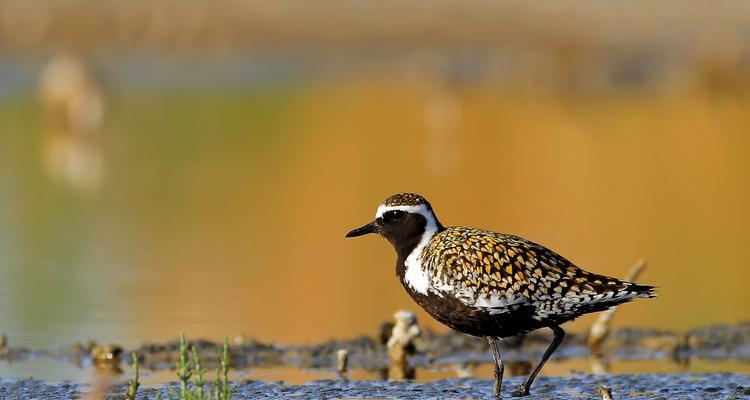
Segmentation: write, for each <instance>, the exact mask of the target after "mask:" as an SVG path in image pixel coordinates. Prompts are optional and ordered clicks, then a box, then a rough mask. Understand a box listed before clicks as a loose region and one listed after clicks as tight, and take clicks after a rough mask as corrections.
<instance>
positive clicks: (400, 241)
mask: <svg viewBox="0 0 750 400" xmlns="http://www.w3.org/2000/svg"><path fill="white" fill-rule="evenodd" d="M426 225H427V220H426V219H425V217H423V216H422V215H420V214H412V213H408V212H406V211H401V210H390V211H386V212H385V213H383V216H382V217H380V218H378V219H376V220H375V221H372V222H370V223H369V224H367V225H365V226H363V227H361V228H358V229H355V230H353V231H351V232H349V233H347V234H346V237H356V236H362V235H366V234H368V233H378V234H380V235H381V236H383V237H384V238H386V239H388V241H389V242H391V244H393V247H395V248H396V252H398V254H399V255H404V254H405V255H408V254H409V253H411V250H412V249H414V247H416V246H417V244H418V243H419V240H420V239H421V238H422V234H423V233H424V230H425V226H426Z"/></svg>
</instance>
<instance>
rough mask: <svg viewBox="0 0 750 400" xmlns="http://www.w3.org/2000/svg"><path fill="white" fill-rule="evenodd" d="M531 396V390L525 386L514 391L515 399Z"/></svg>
mask: <svg viewBox="0 0 750 400" xmlns="http://www.w3.org/2000/svg"><path fill="white" fill-rule="evenodd" d="M528 395H529V389H527V388H526V387H525V386H524V385H521V386H519V387H518V389H516V390H514V391H513V393H512V396H513V397H524V396H528Z"/></svg>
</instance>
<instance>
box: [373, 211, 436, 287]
mask: <svg viewBox="0 0 750 400" xmlns="http://www.w3.org/2000/svg"><path fill="white" fill-rule="evenodd" d="M408 215H409V218H410V220H409V221H407V223H405V224H403V225H401V226H400V227H399V229H397V230H392V231H387V232H384V236H385V237H386V238H387V239H388V241H390V242H391V244H393V247H394V249H396V255H397V256H398V260H397V261H396V275H398V277H399V278H400V279H401V281H402V282H403V280H404V276H405V274H406V265H405V262H406V258H407V257H409V255H410V254H411V252H412V251H414V249H415V248H416V247H417V245H418V244H419V242H420V241H421V240H422V236H424V234H425V228H426V227H427V219H426V218H425V217H424V216H422V215H420V214H408ZM435 224H436V225H437V229H436V231H435V234H438V233H439V232H441V231H443V230H445V227H444V226H443V225H442V224H441V223H440V221H438V220H437V218H436V219H435Z"/></svg>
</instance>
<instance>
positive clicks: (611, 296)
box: [346, 193, 656, 398]
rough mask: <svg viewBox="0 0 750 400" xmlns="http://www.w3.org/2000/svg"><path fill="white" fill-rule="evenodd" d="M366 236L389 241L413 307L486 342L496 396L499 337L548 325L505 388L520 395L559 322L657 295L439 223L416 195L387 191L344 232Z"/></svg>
mask: <svg viewBox="0 0 750 400" xmlns="http://www.w3.org/2000/svg"><path fill="white" fill-rule="evenodd" d="M372 233H376V234H379V235H380V236H382V237H384V238H385V239H387V240H388V241H389V242H390V243H391V244H392V245H393V247H394V249H395V250H396V255H397V261H396V275H397V277H398V278H399V280H400V281H401V284H402V285H403V286H404V288H405V289H406V291H407V292H408V294H409V295H410V296H411V298H412V299H413V300H414V301H415V302H416V303H417V304H418V305H419V306H421V307H422V308H423V309H424V310H425V311H426V312H427V313H428V314H430V315H431V316H432V317H433V318H435V319H436V320H437V321H439V322H441V323H442V324H444V325H447V326H448V327H450V328H452V329H454V330H456V331H459V332H463V333H465V334H468V335H472V336H476V337H480V338H484V339H485V340H486V341H487V343H488V344H489V347H490V350H491V353H492V357H493V360H494V364H495V365H494V375H495V382H494V388H493V393H494V396H495V397H496V398H499V397H500V396H501V391H502V381H503V369H504V368H503V361H502V357H501V354H500V348H499V345H500V341H501V340H502V339H503V338H506V337H509V336H518V335H523V334H526V333H528V332H531V331H534V330H537V329H541V328H549V329H551V330H552V333H553V338H552V342H551V343H550V345H549V347H548V348H547V350H546V351H545V352H544V354H543V355H542V358H541V360H540V361H539V362H538V363H537V365H536V367H534V369H533V370H532V371H531V373H530V374H529V376H528V378H527V379H526V380H525V381H524V382H523V383H522V384H521V385H520V386H519V387H518V389H516V390H515V391H513V392H512V395H513V397H521V396H527V395H528V394H529V389H530V388H531V385H532V383H533V382H534V379H535V378H536V376H537V375H538V374H539V371H540V370H541V369H542V367H543V366H544V363H545V362H546V361H547V359H549V358H550V356H551V355H552V354H553V353H554V352H555V350H556V349H557V347H558V346H559V345H560V343H561V342H562V341H563V338H564V337H565V330H563V328H561V327H560V325H561V324H563V323H564V322H567V321H570V320H573V319H575V318H577V317H579V316H581V315H583V314H587V313H592V312H597V311H603V310H607V309H609V308H611V307H614V306H617V305H619V304H621V303H625V302H628V301H631V300H634V299H636V298H641V297H642V298H651V297H656V294H655V289H656V288H655V287H654V286H649V285H640V284H636V283H632V282H627V281H622V280H619V279H616V278H611V277H608V276H604V275H599V274H594V273H591V272H587V271H584V270H583V269H580V268H578V267H577V266H575V265H574V264H573V263H571V262H570V261H568V260H567V259H565V258H563V257H562V256H560V255H559V254H557V253H555V252H554V251H552V250H550V249H548V248H546V247H544V246H542V245H540V244H537V243H535V242H532V241H530V240H527V239H524V238H522V237H519V236H515V235H511V234H505V233H498V232H492V231H487V230H482V229H475V228H470V227H465V226H452V227H445V226H443V224H441V223H440V221H439V220H438V218H437V216H436V215H435V212H434V210H433V208H432V206H431V205H430V203H429V202H428V201H427V200H426V199H425V198H424V197H422V196H421V195H418V194H415V193H399V194H395V195H392V196H389V197H388V198H386V199H385V200H384V201H383V202H382V203H380V204H379V205H378V207H377V211H376V213H375V220H373V221H372V222H370V223H368V224H366V225H364V226H362V227H360V228H357V229H354V230H352V231H350V232H349V233H347V234H346V237H347V238H351V237H357V236H362V235H366V234H372Z"/></svg>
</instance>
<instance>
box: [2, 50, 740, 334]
mask: <svg viewBox="0 0 750 400" xmlns="http://www.w3.org/2000/svg"><path fill="white" fill-rule="evenodd" d="M178 66H179V67H180V68H182V67H184V68H183V69H185V70H189V67H187V66H183V65H178ZM204 67H205V66H204ZM204 67H202V68H204ZM120 68H122V67H120ZM143 68H146V67H143ZM180 68H174V69H169V70H170V71H176V70H179V69H180ZM216 68H222V67H216ZM104 70H105V71H109V72H110V73H111V74H112V75H111V76H110V78H111V79H112V81H113V82H116V84H117V85H118V90H117V93H118V98H117V101H116V102H115V103H114V104H113V105H112V106H111V107H109V106H107V107H106V109H107V110H110V111H107V115H108V117H107V119H106V121H105V122H102V123H101V124H102V125H101V128H100V130H101V131H104V130H106V132H107V135H106V138H104V137H101V138H100V139H101V140H96V141H95V142H96V144H93V143H94V142H92V144H91V145H89V144H88V142H87V141H86V140H88V139H80V141H81V146H83V147H87V146H91V147H98V149H99V150H97V151H99V152H100V154H101V157H102V159H106V160H107V171H106V174H104V175H101V176H102V179H101V180H100V181H99V183H98V189H97V191H96V195H93V196H79V195H76V194H75V193H74V192H75V191H70V190H68V189H66V188H65V187H64V185H58V184H54V183H51V182H50V180H49V179H48V177H47V172H46V170H45V168H44V167H42V166H40V165H39V162H38V157H39V156H38V152H39V149H40V148H45V146H46V144H45V143H47V136H46V134H45V133H44V132H46V128H45V125H44V123H43V122H42V121H44V119H43V115H44V113H43V111H42V110H41V109H40V108H39V106H38V104H37V102H36V101H35V100H33V96H31V97H30V96H29V95H28V93H27V94H23V93H20V94H18V95H15V96H10V97H8V96H6V97H4V100H3V102H2V103H0V110H2V112H3V115H8V116H12V117H9V118H3V119H2V120H0V129H2V132H3V135H2V136H1V137H0V141H2V144H0V148H2V149H3V150H2V151H3V154H4V157H2V158H1V159H0V166H2V171H0V197H1V198H2V199H3V201H4V203H5V204H6V205H7V206H6V207H4V208H3V210H0V220H1V221H3V224H2V225H0V246H1V247H2V249H3V251H2V253H1V254H0V262H2V265H3V268H2V271H0V274H2V289H3V290H2V292H1V293H0V310H2V312H0V329H2V331H4V332H7V333H8V334H9V335H10V338H11V340H12V341H13V342H14V343H18V344H22V345H31V346H34V347H41V348H45V347H46V348H59V347H64V346H66V345H67V344H68V343H73V342H76V341H80V340H85V339H88V338H92V339H98V340H100V341H103V342H117V343H121V344H123V345H126V346H131V347H134V346H135V345H137V344H139V343H141V342H142V341H144V340H153V341H160V340H164V339H166V338H170V337H173V336H174V335H175V334H176V333H178V332H181V331H185V332H188V333H190V335H191V336H193V337H199V336H204V337H208V338H213V339H220V338H222V337H224V336H225V335H229V336H234V335H236V334H239V333H241V332H244V333H245V334H246V335H247V336H249V337H257V338H260V339H261V340H264V341H269V342H270V341H274V342H282V343H284V342H285V343H304V342H310V341H319V340H323V339H327V338H329V337H332V336H335V337H351V336H354V335H357V334H361V333H370V332H373V331H374V330H375V329H376V328H377V323H378V321H382V320H385V319H388V318H389V317H390V314H391V313H392V310H395V309H401V308H405V307H410V305H411V301H410V299H409V298H408V296H407V295H406V294H405V293H404V292H403V289H402V288H401V287H400V286H399V284H398V282H397V280H396V279H395V278H394V277H393V262H394V258H393V256H392V255H391V254H389V253H388V252H387V251H385V250H384V247H383V246H384V245H383V244H382V243H376V242H373V243H365V244H362V245H360V246H348V245H346V244H345V242H344V241H343V233H344V232H345V231H346V229H347V228H348V227H349V226H350V225H351V224H352V221H360V220H361V219H362V216H363V215H370V214H371V213H372V212H373V211H374V210H371V209H369V205H370V204H372V203H373V199H375V201H377V199H381V198H382V197H383V196H384V195H386V194H388V193H392V192H394V191H399V190H409V191H417V192H423V193H425V194H428V195H429V197H430V198H432V199H435V200H434V202H435V203H436V207H437V206H438V204H439V209H440V210H442V212H443V213H445V214H444V215H441V218H442V219H443V220H445V221H446V222H447V223H449V224H465V225H473V226H479V227H485V228H489V229H495V230H500V231H506V232H513V233H517V234H520V235H523V236H525V237H529V238H532V239H534V240H537V241H539V242H542V243H544V244H546V245H548V246H550V247H551V248H553V249H556V250H558V251H559V252H561V253H563V254H565V255H566V256H568V257H570V258H571V259H572V260H573V261H574V262H577V263H579V264H580V265H582V266H584V267H586V268H588V269H590V270H593V271H596V272H600V273H604V274H610V275H615V276H620V275H623V272H624V266H627V265H628V264H629V263H630V262H631V260H632V259H635V258H637V257H640V256H646V257H648V258H649V260H650V261H651V262H652V268H651V269H650V270H649V271H648V273H646V274H645V275H644V276H643V278H642V280H643V281H644V282H647V283H650V284H655V285H658V286H660V287H661V289H660V295H661V297H660V299H659V300H657V301H656V302H651V303H650V304H634V305H632V306H631V307H628V308H627V309H623V310H622V311H621V314H620V315H619V316H618V324H621V325H647V326H654V327H664V328H670V329H686V328H690V327H694V326H697V325H701V324H705V323H709V322H717V321H723V322H735V321H737V320H741V319H743V318H746V317H747V315H744V314H743V313H742V310H743V309H744V308H743V307H742V305H744V304H746V303H747V302H748V301H749V300H750V297H748V296H750V294H749V293H748V292H747V291H746V290H744V289H745V288H744V286H743V282H744V280H743V279H739V278H740V277H742V276H745V275H746V271H745V270H746V269H745V266H744V263H743V261H742V260H743V259H744V247H743V244H744V240H745V238H747V237H750V231H749V229H750V228H749V227H750V223H749V222H750V209H749V208H748V206H747V204H750V201H748V200H750V189H748V187H747V185H745V182H748V181H750V179H749V178H750V167H749V166H748V165H750V164H748V163H747V162H746V160H747V149H748V148H750V143H749V140H750V138H748V136H747V135H746V134H745V132H746V131H747V127H748V119H747V115H746V113H745V112H744V110H745V109H746V108H747V107H746V106H747V105H748V98H747V96H744V95H742V94H741V93H740V94H739V95H733V96H732V97H719V98H718V99H717V97H715V95H714V94H712V95H708V94H706V93H704V92H702V91H700V90H695V91H694V90H693V89H685V91H684V92H680V93H678V94H677V95H669V94H664V95H653V94H650V93H646V94H639V93H632V94H628V95H616V96H615V95H612V96H602V97H587V96H572V97H567V96H565V95H559V94H555V93H552V94H550V93H531V94H530V93H529V92H524V91H511V90H508V88H507V87H504V86H498V85H496V84H494V83H492V82H481V83H477V82H471V81H468V82H465V81H458V82H454V81H449V82H448V83H445V82H444V81H443V80H442V79H437V83H436V78H435V77H434V76H433V75H429V76H425V75H422V74H416V75H414V74H412V73H409V74H403V73H401V72H393V71H384V72H381V73H373V74H374V75H375V76H360V75H356V74H353V75H350V76H342V77H340V78H338V79H333V80H326V79H315V78H314V77H310V78H309V79H307V80H302V81H295V82H290V81H284V80H283V79H282V80H279V81H273V82H272V83H267V82H266V83H264V84H258V83H257V82H256V81H253V80H252V79H248V80H244V81H243V80H241V79H240V80H239V82H240V83H238V84H237V85H235V87H229V88H227V87H226V86H222V87H221V89H216V88H215V87H213V86H212V85H204V86H201V85H194V86H189V85H186V86H179V85H171V84H170V85H164V86H150V82H151V81H148V82H149V83H148V84H144V83H143V81H138V80H137V79H134V78H132V77H133V76H134V75H137V74H134V73H132V72H131V73H130V74H120V75H118V73H117V71H118V69H117V68H108V67H107V66H106V65H105V66H104ZM139 71H141V70H139ZM175 73H176V72H175ZM185 73H186V74H188V75H189V71H188V72H185ZM125 77H130V78H128V79H133V80H134V83H133V84H132V85H131V84H124V83H127V82H128V80H127V79H126V78H125ZM173 79H176V78H174V77H173ZM139 82H140V86H139ZM172 82H174V81H172ZM230 86H231V85H230ZM425 88H427V89H425ZM71 140H73V139H71ZM74 141H79V139H77V138H76V139H75V140H74ZM685 288H692V291H691V292H690V293H691V294H690V295H687V294H686V292H685ZM716 288H721V290H716ZM709 295H710V296H709ZM707 297H710V298H711V299H712V301H711V302H710V303H709V302H706V301H705V298H707ZM373 299H376V300H373ZM418 318H419V319H420V320H421V321H422V323H423V324H425V325H426V326H427V327H429V328H433V329H438V330H439V329H443V328H442V327H440V326H439V325H438V324H437V323H435V322H433V321H432V320H431V319H430V318H429V317H427V316H425V315H424V314H422V313H421V312H420V313H418ZM590 324H591V319H583V322H580V323H574V324H572V326H571V329H573V330H575V329H583V328H585V327H588V326H589V325H590Z"/></svg>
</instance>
